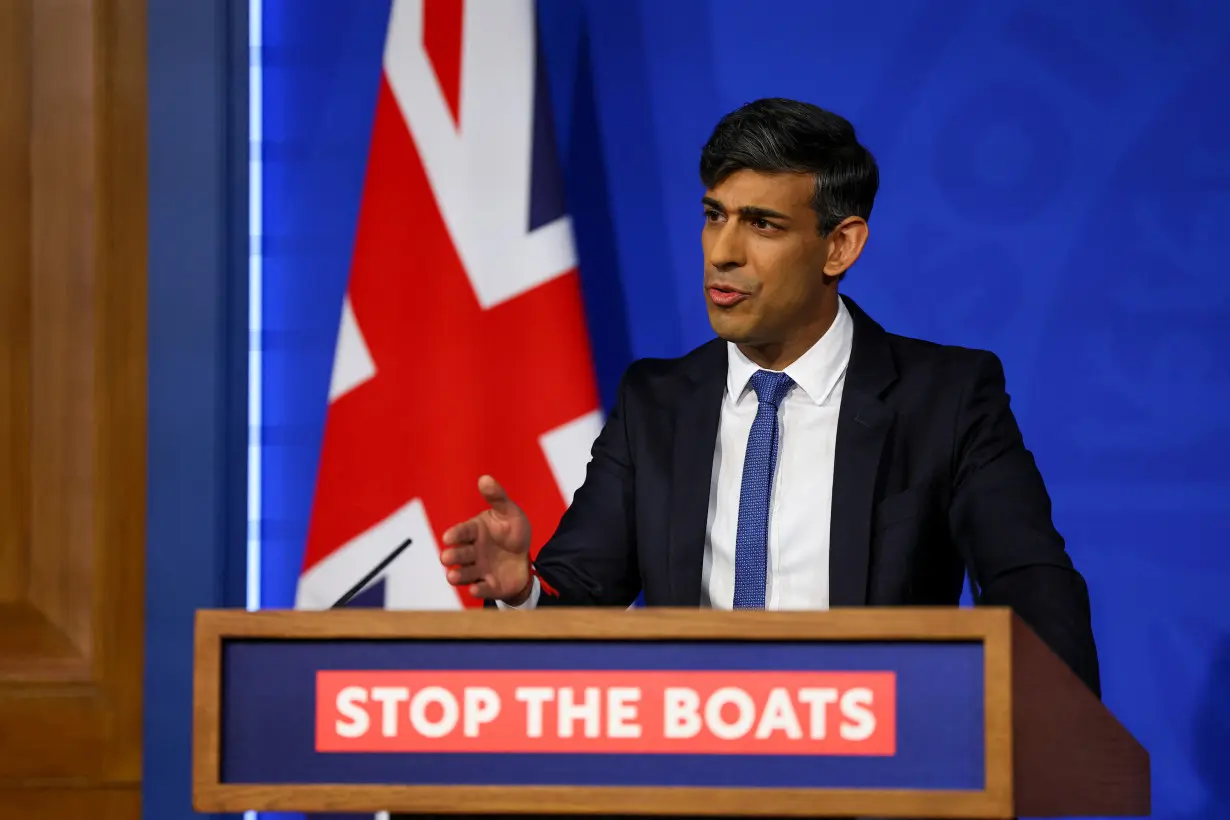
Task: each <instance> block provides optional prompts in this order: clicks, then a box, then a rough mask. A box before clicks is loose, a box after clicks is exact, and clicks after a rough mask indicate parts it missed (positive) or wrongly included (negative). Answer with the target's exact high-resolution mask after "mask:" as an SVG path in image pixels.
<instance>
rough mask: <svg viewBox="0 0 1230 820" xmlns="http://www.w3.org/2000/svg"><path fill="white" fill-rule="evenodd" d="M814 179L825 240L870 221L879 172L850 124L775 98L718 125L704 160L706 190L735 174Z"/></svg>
mask: <svg viewBox="0 0 1230 820" xmlns="http://www.w3.org/2000/svg"><path fill="white" fill-rule="evenodd" d="M741 170H751V171H761V172H766V173H775V172H793V173H810V174H814V175H815V178H816V193H815V196H814V198H813V199H812V208H814V209H815V211H816V216H817V223H818V224H819V228H820V233H821V235H827V234H828V233H829V232H830V231H832V230H833V229H834V228H836V227H837V226H838V225H839V224H840V223H841V221H842V220H843V219H846V218H848V217H851V216H860V217H862V218H863V219H870V218H871V207H872V205H873V204H874V203H875V198H876V190H877V189H878V188H879V186H880V172H879V170H878V169H877V168H876V161H875V157H873V156H872V155H871V152H870V151H868V150H867V149H866V148H864V147H863V146H862V145H860V144H859V142H858V139H857V137H856V136H855V134H854V126H853V125H851V124H850V123H849V121H847V120H846V119H845V118H843V117H840V116H838V115H837V114H834V113H832V112H831V111H825V110H824V109H823V108H820V107H819V106H815V105H811V104H810V103H804V102H798V101H796V100H786V99H781V98H771V99H764V100H756V101H755V102H750V103H747V104H746V105H744V106H742V107H741V108H738V109H736V110H735V111H732V112H730V113H729V114H727V115H726V116H725V117H722V119H721V121H720V122H719V123H718V124H717V127H716V128H714V129H713V134H712V135H710V137H709V141H708V142H707V143H705V147H704V149H703V150H702V151H701V154H700V180H701V182H702V183H703V184H704V186H705V187H706V188H713V187H714V186H716V185H719V184H721V182H722V180H724V179H726V177H728V176H730V175H731V174H733V173H734V172H735V171H741Z"/></svg>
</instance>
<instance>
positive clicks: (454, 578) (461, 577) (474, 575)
mask: <svg viewBox="0 0 1230 820" xmlns="http://www.w3.org/2000/svg"><path fill="white" fill-rule="evenodd" d="M447 575H448V582H449V583H450V584H452V585H453V586H462V585H463V584H473V583H475V582H476V581H484V580H486V579H485V578H484V577H483V574H482V573H481V572H479V570H478V567H476V566H474V565H473V564H468V565H464V566H460V567H452V568H451V569H449V571H448V573H447Z"/></svg>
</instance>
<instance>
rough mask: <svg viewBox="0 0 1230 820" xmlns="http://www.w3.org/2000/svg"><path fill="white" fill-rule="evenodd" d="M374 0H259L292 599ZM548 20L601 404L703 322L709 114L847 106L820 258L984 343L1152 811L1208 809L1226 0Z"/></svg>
mask: <svg viewBox="0 0 1230 820" xmlns="http://www.w3.org/2000/svg"><path fill="white" fill-rule="evenodd" d="M387 11H388V3H387V2H382V1H380V0H364V2H361V3H354V2H342V0H264V4H263V47H262V48H261V49H260V50H259V51H258V52H256V54H257V56H258V57H259V59H260V61H261V65H262V67H263V72H264V86H263V95H264V101H263V108H262V113H263V129H264V133H263V146H262V154H263V173H262V183H263V197H264V207H263V223H264V227H263V232H264V235H263V238H262V247H263V251H262V258H263V272H264V289H263V297H262V298H263V319H262V321H263V330H262V332H261V333H260V335H259V337H258V339H257V340H256V343H257V344H259V346H260V348H261V353H262V360H263V362H262V368H263V386H262V408H263V409H262V413H263V423H262V427H261V430H260V435H261V439H262V453H263V457H262V465H263V466H262V479H261V484H260V492H261V498H262V518H261V522H260V527H261V543H262V549H263V553H262V555H263V559H262V576H261V594H262V602H263V604H264V605H265V606H289V605H291V603H292V601H293V591H294V582H295V576H296V574H297V572H298V568H299V563H300V558H301V551H302V545H303V542H304V538H305V534H306V527H307V515H308V508H309V504H310V501H311V491H312V482H313V479H314V474H315V465H316V458H317V452H318V448H319V441H320V435H321V428H322V425H323V421H324V411H325V397H326V394H327V388H328V382H329V373H330V367H331V358H332V352H333V343H334V335H335V332H336V328H337V322H338V313H339V307H340V304H341V298H342V294H343V292H344V290H345V283H346V275H347V268H348V264H349V256H350V247H351V241H352V238H353V230H354V224H355V217H356V212H357V206H358V202H359V196H360V192H361V185H362V177H363V170H364V162H365V157H366V149H367V139H368V131H369V127H370V123H371V114H372V109H373V105H374V100H375V94H376V89H377V82H378V77H379V72H380V61H381V51H382V46H383V36H384V27H385V20H386V15H387ZM540 26H541V29H542V37H543V45H544V48H545V51H546V55H547V60H548V67H549V73H550V79H551V85H552V93H553V102H554V107H555V113H556V126H557V129H558V131H559V135H558V136H559V145H560V149H561V151H562V154H563V156H562V159H563V163H564V168H565V175H566V179H567V187H568V195H569V204H570V209H571V211H572V213H573V215H574V217H575V220H576V228H577V234H578V244H579V250H580V257H581V273H582V279H583V284H584V287H585V295H586V302H587V311H588V320H589V323H590V328H591V333H592V336H593V344H594V350H595V357H596V366H597V369H598V373H599V380H600V384H601V388H602V391H603V398H604V401H606V402H608V403H609V400H610V397H611V394H612V390H613V387H614V385H615V382H616V379H617V378H618V376H619V373H620V371H621V370H622V369H623V368H624V367H625V366H626V365H627V363H628V362H629V361H631V360H632V359H633V358H635V357H640V356H648V355H677V354H680V353H683V352H684V351H686V350H687V349H689V348H691V347H692V346H695V345H697V344H699V343H701V342H702V341H704V340H705V339H707V338H709V335H710V329H709V326H708V323H707V321H706V318H705V311H704V306H703V303H702V300H701V297H700V292H699V288H698V287H697V280H698V277H699V276H700V274H701V267H700V265H701V255H700V246H699V230H700V224H701V222H700V220H701V216H700V211H699V207H698V204H697V202H698V198H699V195H700V187H699V183H698V181H697V174H696V165H697V159H698V151H699V148H700V146H701V144H702V143H703V141H704V140H705V138H706V136H707V135H708V132H709V130H710V129H711V128H712V126H713V125H714V123H715V122H716V120H717V119H718V118H719V117H720V116H721V115H722V114H723V113H725V112H726V111H728V110H730V109H732V108H734V107H736V106H737V105H739V104H740V103H742V102H744V101H747V100H750V99H753V98H756V97H761V96H769V95H781V96H793V97H799V98H802V99H806V100H810V101H813V102H816V103H818V104H820V105H823V106H825V107H828V108H831V109H833V110H835V111H837V112H840V113H842V114H843V115H845V116H847V117H849V118H850V119H851V120H852V121H853V122H854V123H855V124H856V126H857V127H858V129H859V133H860V135H861V137H862V138H863V141H864V142H865V143H866V144H867V145H869V146H870V148H871V149H872V150H873V152H874V153H875V154H876V156H877V157H878V159H879V161H880V164H881V169H882V170H881V172H882V178H883V186H882V191H881V194H880V197H879V201H878V204H877V207H876V211H875V214H874V216H873V218H872V220H871V227H872V238H871V242H870V246H869V248H868V250H867V253H866V255H865V256H864V259H863V260H862V261H861V262H860V263H859V264H858V265H857V266H856V267H855V269H854V270H853V272H852V273H851V275H850V276H849V277H848V278H847V284H846V285H843V287H844V288H845V289H846V290H847V291H848V292H849V293H851V294H852V295H853V296H855V297H856V298H857V299H859V301H860V304H861V305H863V306H864V307H865V308H866V309H867V310H868V311H869V312H870V313H871V314H872V315H873V316H874V317H875V318H876V319H878V320H879V321H880V322H881V323H882V324H884V325H885V326H887V327H888V328H889V329H891V330H894V331H896V332H900V333H906V334H911V335H918V336H923V337H927V338H930V339H933V340H936V341H941V342H952V343H959V344H964V345H969V346H979V347H987V348H991V349H993V350H995V351H996V352H998V353H999V354H1000V355H1001V357H1002V358H1003V360H1004V363H1005V366H1006V368H1007V372H1008V379H1009V389H1010V390H1011V392H1012V394H1013V397H1014V406H1015V408H1016V411H1017V413H1018V416H1019V419H1020V422H1021V424H1022V426H1023V428H1024V431H1025V434H1026V438H1027V441H1028V443H1029V444H1030V446H1031V447H1032V449H1033V450H1034V452H1035V454H1036V456H1037V458H1038V460H1039V462H1040V464H1041V467H1042V469H1043V471H1044V474H1045V476H1046V478H1047V480H1048V484H1049V487H1050V489H1051V492H1052V496H1053V498H1054V501H1055V516H1056V519H1057V523H1058V526H1059V528H1060V530H1061V531H1062V532H1063V533H1064V535H1065V536H1066V537H1067V538H1068V541H1069V545H1070V550H1071V553H1072V555H1073V556H1074V558H1075V560H1076V562H1077V564H1078V565H1079V567H1080V568H1081V569H1082V570H1083V571H1084V573H1085V574H1086V577H1087V578H1088V580H1089V582H1090V585H1091V589H1092V595H1093V605H1094V619H1095V628H1096V632H1097V637H1098V641H1099V648H1100V650H1101V657H1102V663H1103V679H1104V686H1105V699H1106V701H1107V703H1108V704H1109V706H1110V707H1111V708H1112V709H1113V710H1114V711H1115V713H1116V714H1117V715H1119V717H1120V718H1121V720H1123V722H1124V723H1125V724H1126V725H1127V726H1128V728H1129V729H1130V730H1131V731H1132V732H1133V733H1135V734H1136V736H1137V737H1138V738H1140V739H1141V740H1142V742H1144V743H1145V744H1146V746H1147V747H1148V748H1149V750H1150V752H1151V753H1152V755H1153V766H1154V778H1155V780H1154V783H1155V803H1154V805H1155V813H1156V815H1157V816H1159V817H1184V818H1187V817H1193V818H1194V817H1215V816H1216V817H1225V816H1228V815H1230V752H1228V751H1227V748H1228V747H1230V682H1228V681H1230V603H1228V601H1230V594H1228V593H1227V590H1228V589H1230V549H1228V547H1230V544H1228V540H1230V539H1228V538H1227V534H1230V478H1228V477H1227V475H1226V470H1225V468H1226V464H1227V463H1228V461H1230V413H1227V411H1226V409H1225V406H1226V404H1227V402H1228V401H1230V364H1228V363H1227V362H1228V361H1230V359H1228V358H1227V352H1228V351H1230V344H1228V342H1230V330H1228V329H1227V322H1230V278H1228V277H1227V276H1226V275H1225V274H1226V260H1227V259H1228V258H1230V254H1228V251H1230V239H1228V236H1230V232H1228V231H1227V230H1226V227H1225V226H1226V223H1227V220H1230V153H1228V152H1227V151H1226V148H1225V146H1227V145H1230V107H1228V106H1227V95H1226V90H1225V88H1226V83H1227V80H1230V4H1227V3H1225V2H1224V0H1208V1H1207V2H1198V0H1187V1H1186V2H1163V0H1132V2H1128V0H1096V2H1095V1H1094V0H1083V1H1082V2H1079V3H1067V4H1058V3H1049V2H1040V0H1036V1H1035V2H1032V3H1030V2H1015V1H1014V0H997V2H995V3H985V2H982V3H980V2H975V0H879V1H878V2H871V1H870V0H868V1H867V2H863V3H860V4H848V3H835V2H818V1H817V0H778V2H775V3H770V4H757V3H747V2H732V1H731V0H707V1H706V0H670V2H661V0H625V2H620V3H611V2H609V0H584V2H580V1H579V0H540ZM408 332H409V333H410V334H412V333H413V330H412V325H411V326H409V328H408ZM408 338H410V339H411V340H412V335H411V336H410V337H408ZM411 343H413V342H412V341H411Z"/></svg>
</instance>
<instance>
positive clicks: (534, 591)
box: [495, 575, 542, 609]
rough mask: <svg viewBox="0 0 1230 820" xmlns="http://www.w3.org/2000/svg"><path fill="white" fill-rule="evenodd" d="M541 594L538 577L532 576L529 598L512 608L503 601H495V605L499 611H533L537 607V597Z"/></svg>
mask: <svg viewBox="0 0 1230 820" xmlns="http://www.w3.org/2000/svg"><path fill="white" fill-rule="evenodd" d="M541 594H542V584H540V583H539V582H538V576H537V575H535V576H534V583H533V585H531V586H530V597H528V598H526V599H525V600H524V601H522V602H521V603H520V604H517V605H516V606H513V605H512V604H506V603H504V602H503V601H496V602H495V605H496V607H497V608H499V609H535V608H536V607H537V606H538V596H539V595H541Z"/></svg>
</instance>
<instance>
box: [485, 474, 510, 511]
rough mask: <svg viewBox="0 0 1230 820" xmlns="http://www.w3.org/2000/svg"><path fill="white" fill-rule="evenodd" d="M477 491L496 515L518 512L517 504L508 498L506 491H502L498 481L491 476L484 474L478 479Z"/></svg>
mask: <svg viewBox="0 0 1230 820" xmlns="http://www.w3.org/2000/svg"><path fill="white" fill-rule="evenodd" d="M478 491H479V492H480V493H481V494H482V496H483V500H484V501H486V502H487V504H488V505H489V506H490V507H491V509H492V511H493V512H495V513H496V514H497V515H507V516H513V515H516V514H518V513H519V512H520V509H518V507H517V505H516V504H514V503H513V502H512V501H511V500H510V499H509V498H508V493H506V492H504V488H503V487H501V486H500V483H499V482H498V481H496V480H495V479H494V478H492V477H491V476H489V475H485V476H483V477H482V478H480V479H479V480H478Z"/></svg>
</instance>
